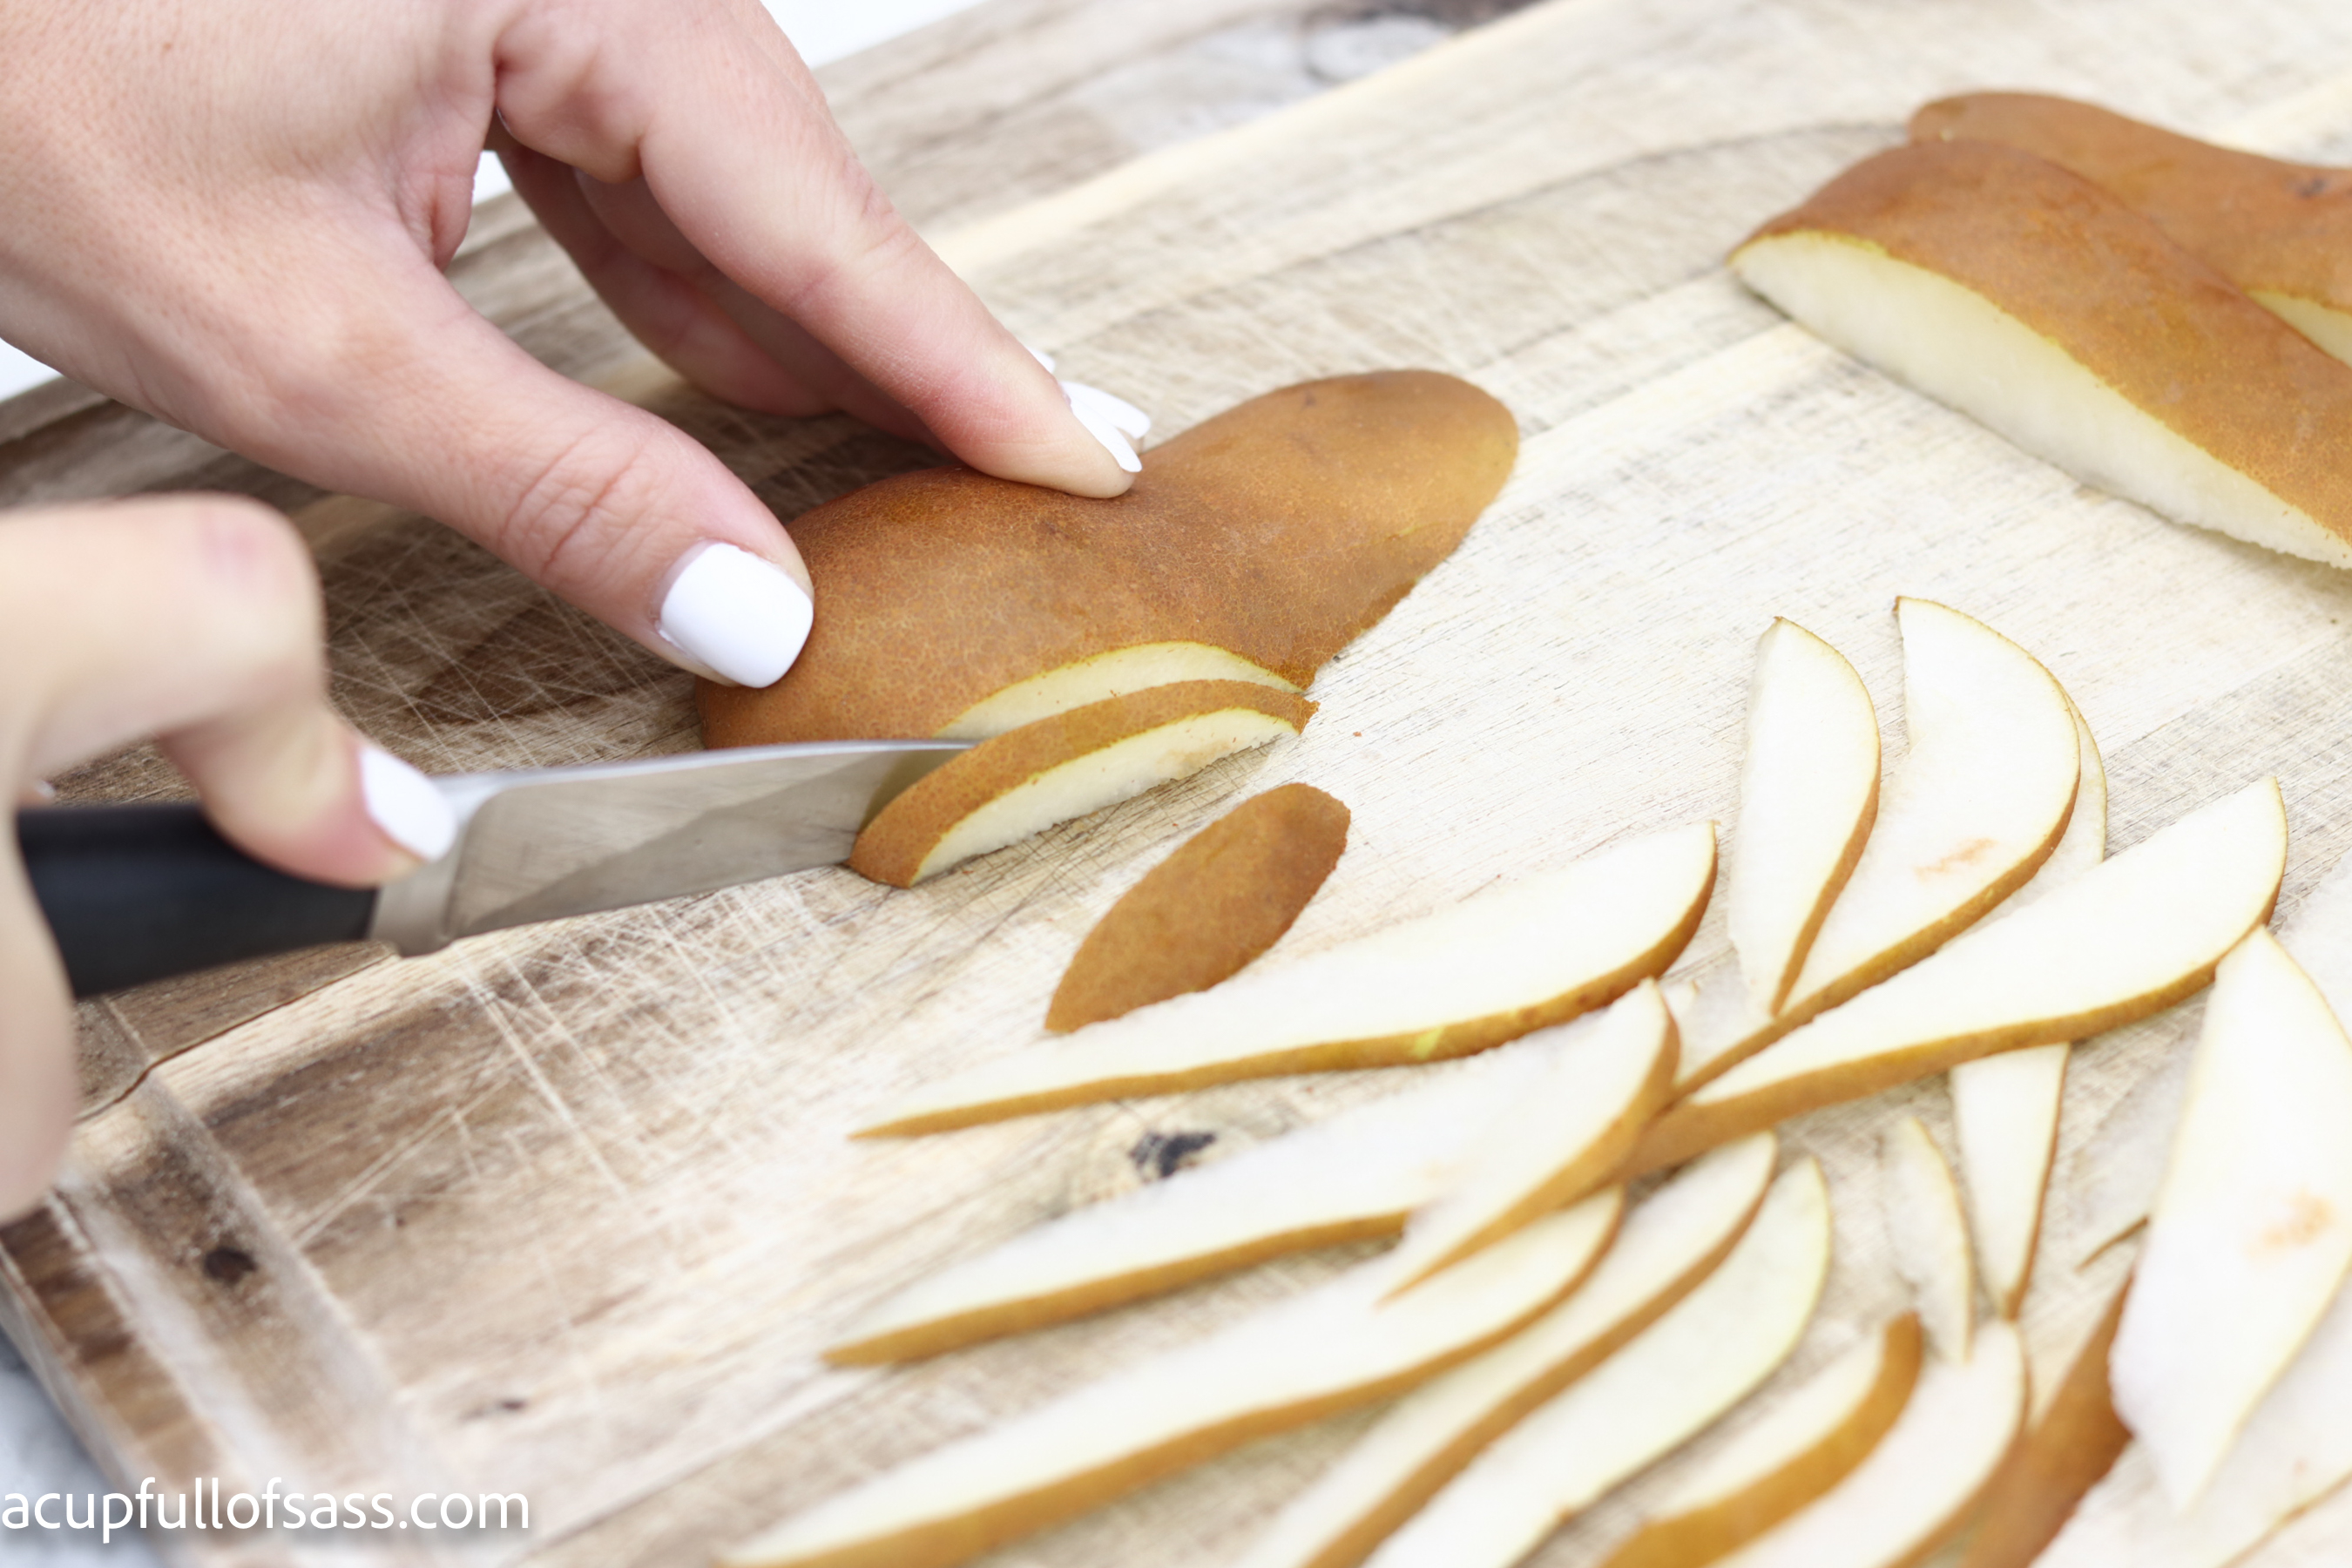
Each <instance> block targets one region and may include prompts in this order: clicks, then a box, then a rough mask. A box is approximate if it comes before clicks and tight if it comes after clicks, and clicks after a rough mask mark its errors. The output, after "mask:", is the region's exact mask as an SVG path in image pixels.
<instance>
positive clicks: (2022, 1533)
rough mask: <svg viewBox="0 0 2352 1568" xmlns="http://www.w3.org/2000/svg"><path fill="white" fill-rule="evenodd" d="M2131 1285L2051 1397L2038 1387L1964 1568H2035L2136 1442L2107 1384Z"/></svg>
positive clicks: (2119, 1292)
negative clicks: (2110, 1355) (2091, 1492)
mask: <svg viewBox="0 0 2352 1568" xmlns="http://www.w3.org/2000/svg"><path fill="white" fill-rule="evenodd" d="M2130 1283H2131V1282H2130V1279H2129V1278H2128V1277H2126V1279H2125V1281H2124V1283H2123V1284H2121V1285H2119V1286H2117V1287H2116V1291H2115V1295H2114V1297H2113V1299H2112V1300H2110V1301H2109V1302H2108V1303H2107V1308H2106V1310H2105V1311H2104V1312H2102V1313H2100V1314H2099V1317H2098V1320H2097V1322H2096V1324H2095V1327H2094V1328H2093V1329H2092V1331H2091V1333H2090V1336H2089V1337H2088V1338H2087V1339H2085V1340H2084V1342H2083V1343H2082V1346H2081V1347H2080V1348H2079V1349H2078V1350H2076V1352H2074V1360H2073V1361H2072V1362H2070V1363H2067V1367H2066V1370H2065V1372H2064V1373H2063V1374H2061V1376H2060V1377H2059V1380H2058V1386H2057V1388H2056V1389H2055V1390H2054V1391H2053V1393H2052V1394H2051V1395H2050V1396H2049V1397H2048V1398H2047V1399H2044V1398H2042V1394H2040V1392H2039V1391H2038V1390H2037V1391H2036V1393H2035V1395H2034V1398H2035V1402H2036V1403H2037V1404H2038V1405H2041V1409H2040V1410H2039V1411H2038V1412H2036V1413H2035V1415H2033V1417H2032V1421H2031V1423H2030V1424H2029V1426H2028V1427H2027V1430H2026V1433H2025V1436H2024V1437H2023V1438H2022V1439H2021V1440H2020V1441H2019V1443H2018V1445H2017V1447H2016V1448H2015V1449H2014V1450H2013V1451H2011V1454H2010V1456H2009V1458H2008V1460H2007V1461H2006V1462H2005V1463H2003V1464H2002V1466H2001V1468H2000V1474H1999V1475H1997V1476H1996V1477H1994V1478H1993V1483H1992V1486H1991V1488H1990V1489H1989V1490H1988V1491H1987V1492H1986V1493H1985V1498H1984V1502H1983V1504H1982V1505H1981V1506H1980V1507H1979V1510H1977V1520H1976V1523H1975V1524H1974V1525H1973V1526H1972V1527H1971V1528H1970V1530H1969V1541H1968V1548H1967V1551H1966V1552H1965V1554H1964V1555H1963V1556H1962V1557H1961V1559H1960V1568H2029V1565H2030V1564H2031V1563H2032V1562H2033V1561H2034V1560H2035V1559H2036V1558H2038V1557H2039V1556H2041V1555H2042V1548H2043V1547H2045V1546H2047V1545H2049V1544H2050V1542H2051V1539H2052V1538H2053V1537H2054V1536H2055V1535H2056V1534H2057V1533H2058V1531H2059V1530H2060V1529H2061V1528H2062V1527H2063V1525H2064V1524H2065V1522H2066V1518H2067V1516H2068V1515H2069V1514H2071V1513H2072V1512H2074V1505H2075V1504H2076V1503H2077V1502H2079V1501H2081V1500H2082V1497H2083V1494H2084V1492H2087V1491H2089V1490H2090V1489H2092V1488H2093V1487H2094V1486H2096V1485H2097V1484H2098V1481H2099V1478H2100V1477H2102V1476H2104V1475H2105V1474H2106V1473H2107V1471H2108V1470H2109V1469H2110V1468H2113V1466H2114V1465H2115V1462H2116V1456H2117V1455H2118V1454H2120V1453H2122V1452H2123V1450H2124V1445H2125V1444H2126V1443H2127V1442H2129V1441H2130V1440H2131V1434H2130V1433H2129V1432H2128V1431H2126V1430H2125V1428H2124V1424H2123V1423H2122V1422H2121V1421H2120V1420H2118V1419H2117V1418H2116V1408H2115V1402H2114V1400H2113V1399H2112V1397H2111V1396H2110V1395H2109V1393H2108V1389H2107V1351H2108V1347H2109V1346H2111V1345H2113V1344H2114V1343H2115V1338H2116V1323H2117V1322H2118V1321H2121V1319H2122V1317H2123V1305H2124V1293H2125V1291H2126V1290H2127V1289H2129V1288H2130ZM2116 1561H2117V1562H2125V1561H2137V1559H2124V1558H2117V1559H2116Z"/></svg>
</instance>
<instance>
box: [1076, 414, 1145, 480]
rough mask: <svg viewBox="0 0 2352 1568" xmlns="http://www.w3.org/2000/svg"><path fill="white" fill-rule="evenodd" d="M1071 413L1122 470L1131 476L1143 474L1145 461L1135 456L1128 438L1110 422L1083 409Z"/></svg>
mask: <svg viewBox="0 0 2352 1568" xmlns="http://www.w3.org/2000/svg"><path fill="white" fill-rule="evenodd" d="M1070 412H1071V413H1073V414H1075V415H1076V416H1078V423H1079V424H1081V425H1083V426H1086V427H1087V435H1089V436H1092V437H1094V438H1095V439H1096V440H1097V441H1099V442H1101V443H1102V444H1103V450H1105V451H1107V452H1108V453H1109V454H1110V455H1111V458H1112V459H1113V460H1114V461H1116V462H1117V463H1118V466H1119V467H1120V468H1125V469H1126V470H1127V471H1128V472H1129V473H1130V474H1139V473H1141V472H1143V460H1142V459H1141V458H1138V457H1137V456H1136V455H1135V448H1134V447H1131V446H1129V445H1128V440H1127V437H1124V436H1122V435H1120V434H1119V433H1118V431H1117V430H1116V429H1114V428H1112V427H1111V425H1110V422H1109V421H1108V420H1107V419H1105V418H1103V417H1102V416H1101V415H1099V414H1090V413H1088V412H1087V410H1086V409H1083V408H1076V407H1074V408H1072V409H1071V410H1070Z"/></svg>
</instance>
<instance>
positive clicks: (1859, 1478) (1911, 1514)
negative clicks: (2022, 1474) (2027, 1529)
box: [1721, 1322, 2026, 1568]
mask: <svg viewBox="0 0 2352 1568" xmlns="http://www.w3.org/2000/svg"><path fill="white" fill-rule="evenodd" d="M2025 1383H2026V1379H2025V1350H2024V1345H2023V1342H2021V1340H2020V1338H2019V1336H2018V1332H2017V1330H2016V1328H2015V1327H2014V1326H2012V1325H2011V1324H2009V1323H2004V1322H1992V1323H1988V1324H1986V1325H1985V1327H1984V1329H1983V1330H1982V1331H1980V1332H1979V1334H1978V1335H1977V1338H1976V1344H1975V1346H1974V1348H1973V1349H1972V1350H1971V1351H1970V1352H1969V1358H1968V1359H1967V1360H1966V1361H1948V1360H1945V1359H1943V1358H1940V1357H1937V1358H1931V1359H1930V1360H1929V1361H1928V1363H1927V1366H1926V1367H1925V1368H1923V1369H1922V1370H1921V1372H1920V1373H1919V1382H1918V1385H1917V1386H1916V1388H1914V1389H1913V1390H1912V1392H1911V1402H1910V1403H1909V1404H1908V1405H1906V1406H1904V1410H1903V1414H1902V1415H1901V1416H1899V1417H1898V1418H1897V1419H1896V1420H1895V1426H1894V1427H1893V1429H1892V1430H1890V1431H1889V1432H1888V1433H1887V1434H1886V1436H1885V1437H1884V1438H1883V1439H1881V1440H1880V1442H1879V1445H1878V1447H1875V1448H1874V1449H1873V1450H1872V1451H1871V1454H1870V1457H1869V1458H1866V1459H1864V1460H1863V1461H1862V1463H1861V1464H1859V1465H1857V1466H1855V1467H1854V1468H1853V1470H1852V1471H1851V1472H1850V1473H1849V1474H1848V1475H1847V1476H1846V1478H1845V1479H1844V1480H1843V1481H1841V1482H1839V1483H1838V1484H1837V1485H1836V1486H1835V1487H1833V1488H1832V1489H1831V1490H1830V1491H1829V1492H1828V1493H1826V1494H1825V1495H1824V1496H1822V1498H1821V1499H1820V1500H1817V1501H1815V1502H1814V1503H1813V1504H1812V1505H1811V1507H1809V1508H1807V1509H1805V1510H1803V1511H1802V1512H1800V1513H1798V1514H1797V1515H1796V1516H1795V1517H1793V1518H1791V1519H1790V1520H1788V1521H1786V1522H1784V1523H1782V1524H1780V1526H1778V1527H1777V1528H1775V1529H1774V1530H1772V1531H1769V1533H1767V1534H1765V1535H1763V1536H1761V1537H1759V1539H1757V1540H1756V1541H1753V1542H1749V1543H1748V1545H1747V1546H1745V1547H1743V1548H1742V1549H1740V1550H1739V1551H1738V1552H1734V1553H1733V1554H1732V1555H1730V1556H1728V1557H1726V1558H1724V1559H1722V1560H1721V1568H1901V1565H1904V1564H1909V1563H1918V1562H1920V1561H1921V1560H1923V1559H1924V1558H1925V1557H1926V1556H1927V1554H1928V1553H1929V1552H1933V1551H1934V1550H1935V1548H1936V1547H1937V1545H1939V1544H1940V1543H1941V1542H1944V1541H1946V1540H1948V1538H1949V1537H1950V1536H1951V1535H1952V1534H1954V1533H1955V1532H1956V1531H1958V1530H1959V1529H1960V1528H1961V1527H1962V1526H1963V1525H1964V1524H1966V1522H1967V1521H1968V1516H1969V1510H1971V1508H1972V1507H1973V1506H1974V1505H1975V1503H1976V1502H1977V1500H1978V1499H1979V1498H1980V1497H1981V1496H1983V1494H1984V1492H1985V1489H1986V1488H1987V1486H1988V1485H1989V1484H1990V1482H1991V1480H1992V1479H1993V1477H1994V1475H1995V1473H1996V1472H1997V1471H1999V1469H2000V1465H2001V1462H2002V1460H2004V1459H2006V1458H2008V1457H2009V1454H2010V1451H2011V1448H2013V1447H2015V1445H2016V1442H2017V1436H2018V1431H2019V1428H2020V1426H2021V1424H2022V1422H2023V1421H2024V1418H2025V1397H2026V1387H2025Z"/></svg>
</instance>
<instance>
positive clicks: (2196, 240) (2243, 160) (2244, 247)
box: [1911, 92, 2352, 360]
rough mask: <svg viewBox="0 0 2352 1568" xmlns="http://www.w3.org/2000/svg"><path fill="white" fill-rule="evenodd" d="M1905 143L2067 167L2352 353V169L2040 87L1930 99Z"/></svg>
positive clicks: (2339, 353) (2303, 326)
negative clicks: (1965, 145)
mask: <svg viewBox="0 0 2352 1568" xmlns="http://www.w3.org/2000/svg"><path fill="white" fill-rule="evenodd" d="M1911 140H1913V141H1914V142H1950V141H1958V140H1967V141H1973V142H2002V143H2004V144H2006V145H2008V146H2011V147H2015V148H2017V149H2018V150H2019V151H2021V152H2025V153H2032V154H2033V155H2034V156H2036V157H2038V158H2046V159H2048V160H2049V161H2050V162H2051V163H2056V164H2059V165H2061V166H2062V167H2063V168H2067V169H2071V170H2073V171H2074V173H2075V174H2080V175H2082V176H2083V177H2084V179H2086V180H2089V181H2090V182H2092V183H2093V184H2096V185H2099V186H2101V187H2103V188H2104V189H2105V190H2107V191H2108V192H2110V193H2112V194H2113V195H2115V196H2116V198H2117V199H2119V200H2121V201H2122V202H2124V203H2125V204H2126V205H2128V206H2130V207H2132V208H2133V209H2134V210H2135V211H2137V212H2140V213H2143V214H2145V215H2146V216H2147V217H2148V218H2149V219H2150V220H2151V221H2153V222H2154V223H2155V224H2156V226H2158V228H2161V229H2162V230H2164V232H2165V233H2166V234H2168V235H2170V236H2171V237H2173V238H2174V239H2175V240H2177V241H2179V244H2180V245H2181V246H2182V247H2184V248H2186V249H2188V250H2190V251H2193V252H2194V253H2195V254H2196V255H2197V256H2198V258H2200V259H2201V260H2204V261H2207V262H2210V263H2211V264H2212V265H2213V266H2214V267H2216V268H2219V269H2220V270H2221V272H2222V273H2223V274H2224V275H2226V276H2227V277H2228V278H2229V279H2230V280H2231V282H2233V283H2235V284H2236V285H2237V286H2238V287H2239V288H2241V289H2244V290H2245V291H2246V292H2247V294H2248V295H2250V296H2251V297H2252V299H2253V300H2255V301H2256V302H2257V303H2259V304H2262V305H2264V306H2267V307H2268V308H2269V309H2271V310H2275V311H2276V312H2278V314H2279V315H2281V316H2283V317H2284V318H2285V319H2286V321H2288V322H2289V323H2290V324H2292V325H2293V326H2294V327H2295V328H2296V329H2297V330H2298V331H2301V332H2302V333H2303V334H2304V335H2305V337H2308V338H2309V339H2310V340H2311V341H2312V342H2315V343H2317V344H2318V345H2319V346H2320V347H2321V348H2323V349H2326V351H2327V352H2328V353H2332V354H2334V355H2335V356H2336V358H2337V359H2341V360H2352V261H2347V257H2352V170H2345V169H2330V168H2325V167H2322V166H2320V165H2318V164H2315V163H2285V162H2283V161H2282V160H2280V159H2277V158H2265V157H2263V156H2262V155H2261V154H2259V153H2241V152H2239V151H2237V150H2236V149H2235V148H2230V147H2216V146H2214V145H2213V144H2212V143H2210V142H2200V141H2197V140H2195V139H2194V138H2192V137H2188V136H2182V135H2179V134H2177V133H2175V132H2170V131H2163V130H2159V129H2158V128H2157V127H2156V126H2153V125H2147V124H2143V123H2141V122H2140V121H2137V120H2126V118H2124V116H2122V115H2120V114H2116V113H2113V112H2111V111H2110V110H2105V109H2100V108H2097V107H2095V105H2092V104H2088V103H2077V102H2075V101H2074V100H2071V99H2064V98H2052V97H2049V96H2047V95H2045V94H2042V93H2038V92H1971V93H1964V94H1962V95H1960V96H1959V97H1958V98H1948V99H1944V100H1940V101H1938V102H1936V103H1931V104H1929V105H1927V107H1926V108H1925V109H1922V110H1919V112H1918V113H1916V114H1915V115H1913V116H1912V117H1911Z"/></svg>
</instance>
